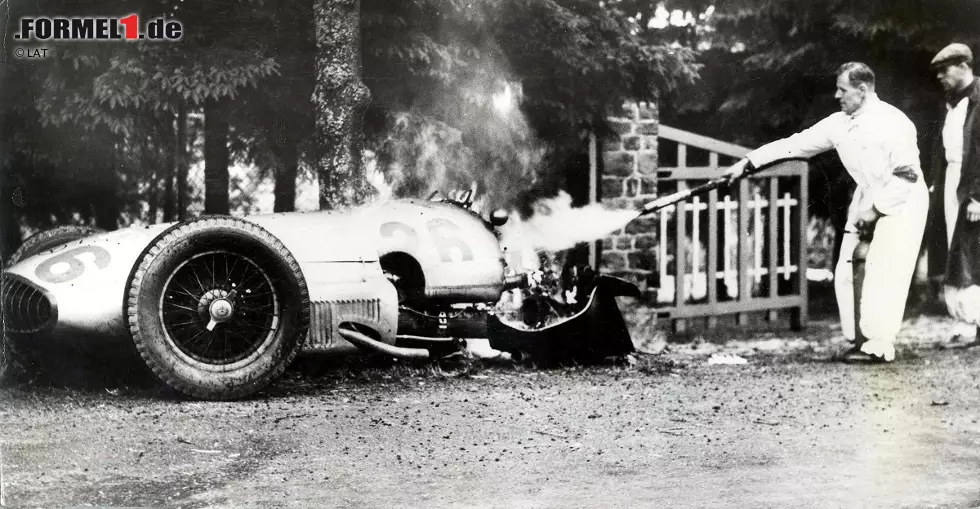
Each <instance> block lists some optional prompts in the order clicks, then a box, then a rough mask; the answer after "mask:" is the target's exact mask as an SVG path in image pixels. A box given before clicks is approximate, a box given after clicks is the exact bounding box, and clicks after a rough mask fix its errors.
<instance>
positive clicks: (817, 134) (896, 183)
mask: <svg viewBox="0 0 980 509" xmlns="http://www.w3.org/2000/svg"><path fill="white" fill-rule="evenodd" d="M832 148H835V149H837V153H838V154H839V155H840V159H841V162H843V163H844V167H845V168H846V169H847V171H848V173H850V174H851V177H852V178H853V179H854V181H855V182H856V183H857V189H856V190H855V191H854V198H853V199H852V200H851V206H850V207H849V209H848V214H847V226H848V228H847V229H848V230H852V229H853V228H852V227H853V225H854V221H855V220H856V219H857V216H858V215H859V214H860V213H861V212H864V211H867V210H870V209H871V207H872V206H874V207H875V208H876V209H878V211H879V212H881V213H882V214H885V215H899V214H902V213H904V212H905V211H906V210H907V209H908V207H909V206H910V205H909V203H910V202H915V205H911V206H913V207H914V208H915V209H916V210H918V209H919V208H921V206H920V205H921V203H919V202H920V201H921V198H920V197H921V196H922V194H923V193H922V192H921V191H922V190H924V189H925V182H924V181H923V178H922V170H921V168H920V167H919V147H918V145H917V144H916V131H915V125H914V124H912V121H910V120H909V119H908V117H906V116H905V114H904V113H902V112H901V111H900V110H899V109H898V108H896V107H894V106H892V105H890V104H888V103H886V102H884V101H882V100H881V99H879V98H878V96H877V95H875V94H874V93H871V94H869V95H868V97H867V99H866V100H865V103H864V105H863V106H861V108H860V109H858V111H856V112H854V113H853V114H851V115H848V114H846V113H844V112H842V111H841V112H837V113H834V114H833V115H830V116H829V117H827V118H825V119H823V120H821V121H820V122H818V123H817V124H816V125H814V126H813V127H810V128H809V129H806V130H805V131H802V132H799V133H797V134H794V135H792V136H790V137H788V138H783V139H781V140H777V141H774V142H772V143H769V144H766V145H763V146H762V147H759V148H758V149H756V150H754V151H752V152H750V153H749V154H748V156H747V157H748V159H749V161H751V162H752V164H753V165H755V166H756V167H759V166H762V165H765V164H769V163H771V162H775V161H778V160H781V159H798V158H803V159H806V158H810V157H812V156H815V155H817V154H819V153H821V152H826V151H827V150H830V149H832ZM901 167H907V170H906V171H908V170H912V171H914V175H915V176H914V180H915V182H909V181H908V180H906V179H903V178H899V177H898V176H896V175H895V174H893V172H894V171H895V170H896V169H898V168H901ZM920 188H921V189H920Z"/></svg>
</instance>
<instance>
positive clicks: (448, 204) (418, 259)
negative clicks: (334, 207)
mask: <svg viewBox="0 0 980 509" xmlns="http://www.w3.org/2000/svg"><path fill="white" fill-rule="evenodd" d="M506 217H507V216H506V215H504V214H494V215H492V217H491V218H490V219H489V221H488V220H485V219H483V218H482V217H480V216H479V215H477V214H475V213H474V212H472V211H471V210H470V209H469V207H468V202H467V201H466V200H464V201H463V202H459V201H449V200H429V201H425V200H394V201H389V202H387V203H384V204H381V205H376V206H368V207H364V208H360V209H355V210H353V211H349V212H306V213H280V214H272V215H262V216H251V217H248V218H246V219H243V218H237V217H230V216H210V217H201V218H198V219H192V220H189V221H184V222H179V223H171V224H160V225H153V226H145V227H131V228H126V229H121V230H118V231H113V232H98V231H94V230H93V229H91V228H85V227H63V228H57V229H54V230H51V231H48V232H43V233H40V234H38V235H36V236H34V237H31V238H29V239H28V240H27V241H25V243H24V245H23V246H22V248H21V249H20V250H19V251H18V252H17V253H15V255H14V256H13V257H12V259H11V260H10V264H9V266H8V267H7V269H6V270H5V271H4V274H3V276H4V277H3V281H2V289H0V305H2V308H3V317H4V329H5V330H4V332H5V338H6V342H7V343H8V345H9V346H10V347H12V348H8V347H7V346H6V345H5V347H4V350H3V351H2V352H0V371H2V370H4V369H6V366H4V365H9V364H10V360H11V357H12V352H15V351H19V350H21V349H24V348H27V349H29V348H31V345H32V343H33V342H38V341H44V340H45V339H44V338H45V337H50V336H52V335H53V336H69V337H71V336H89V335H102V336H112V337H125V336H130V337H131V338H132V341H133V342H134V344H135V346H136V349H137V350H138V352H139V354H140V355H141V356H142V358H143V360H144V361H145V362H146V364H147V365H148V367H149V368H150V369H151V370H152V371H153V373H154V374H155V375H156V376H157V377H158V378H159V379H160V380H161V381H163V382H164V383H166V384H167V385H169V386H171V387H173V388H174V389H176V390H178V391H180V392H182V393H185V394H187V395H191V396H194V397H199V398H205V399H232V398H238V397H243V396H246V395H249V394H252V393H254V392H256V391H258V390H259V389H261V388H262V387H264V386H266V385H267V384H268V383H270V382H272V381H273V380H275V379H276V377H278V376H279V375H280V374H281V373H282V372H283V371H284V370H285V368H286V367H287V366H288V365H289V363H290V362H291V361H292V360H293V359H294V357H295V356H296V355H297V354H298V353H299V352H300V351H301V350H306V351H325V350H331V349H334V348H339V347H343V346H349V345H350V344H353V345H355V346H357V347H360V348H364V349H368V350H373V351H378V352H383V353H386V354H390V355H394V356H399V357H428V356H430V355H432V354H433V353H434V352H445V351H446V350H447V349H449V350H451V349H452V348H454V347H455V345H458V342H454V339H453V338H454V337H456V338H458V337H462V336H465V335H467V334H469V335H472V333H473V331H461V330H454V328H456V329H458V328H459V325H458V324H459V323H462V322H463V321H460V320H451V318H452V319H455V318H457V317H459V316H461V315H462V314H463V312H462V311H458V310H459V309H460V305H461V304H462V305H477V306H479V305H483V308H482V309H488V308H489V307H490V306H492V305H493V304H494V303H496V302H497V301H498V300H499V299H500V296H501V294H502V293H503V292H504V291H505V290H507V289H508V288H512V287H514V286H517V285H518V284H520V282H521V281H522V279H521V277H520V276H519V275H517V274H513V273H511V274H508V272H507V270H506V264H505V262H504V257H503V253H502V251H501V248H500V245H499V243H498V234H497V232H496V231H495V227H497V226H500V225H502V224H503V223H504V222H505V221H506ZM464 308H465V306H464ZM483 318H484V321H485V318H486V314H485V313H484V314H483ZM495 323H496V322H495ZM464 328H465V327H464ZM499 328H500V327H499V325H498V326H497V329H499ZM476 332H477V333H480V332H484V333H485V332H486V328H485V326H484V328H483V330H482V331H480V330H478V331H476ZM0 374H2V373H0Z"/></svg>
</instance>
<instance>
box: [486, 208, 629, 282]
mask: <svg viewBox="0 0 980 509" xmlns="http://www.w3.org/2000/svg"><path fill="white" fill-rule="evenodd" d="M532 209H533V211H532V214H531V215H530V216H529V217H528V218H527V219H522V218H521V217H520V215H519V214H517V212H512V213H511V215H510V219H509V220H508V221H507V223H506V224H504V225H503V226H502V227H500V233H501V240H500V244H501V246H502V247H503V248H504V249H506V252H507V253H508V257H509V259H508V260H507V262H508V265H510V266H511V267H515V268H522V269H525V270H534V269H537V265H538V257H537V253H538V252H541V251H548V252H556V251H563V250H565V249H570V248H573V247H575V246H576V245H577V244H579V243H582V242H591V241H594V240H598V239H601V238H603V237H605V236H607V235H609V234H611V233H612V232H614V231H616V230H619V229H620V228H623V227H625V226H626V225H627V224H629V222H630V221H632V220H633V219H636V218H637V216H638V215H639V212H638V211H635V210H623V209H610V208H607V207H605V206H604V205H602V204H599V203H593V204H591V205H586V206H584V207H577V208H574V207H572V197H571V196H570V195H569V194H568V193H566V192H565V191H561V192H560V193H559V194H558V196H555V197H554V198H546V199H542V200H539V201H537V202H535V203H534V204H533V206H532Z"/></svg>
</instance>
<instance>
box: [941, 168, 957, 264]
mask: <svg viewBox="0 0 980 509" xmlns="http://www.w3.org/2000/svg"><path fill="white" fill-rule="evenodd" d="M959 185H960V163H949V164H948V165H947V166H946V182H944V183H943V216H944V217H945V218H946V247H949V246H950V245H951V244H952V243H953V230H954V229H955V228H956V216H958V215H959V212H960V200H959V199H958V198H957V196H956V188H957V187H958V186H959Z"/></svg>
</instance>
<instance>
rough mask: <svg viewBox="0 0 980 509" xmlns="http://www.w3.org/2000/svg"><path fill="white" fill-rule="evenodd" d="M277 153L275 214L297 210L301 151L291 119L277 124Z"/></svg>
mask: <svg viewBox="0 0 980 509" xmlns="http://www.w3.org/2000/svg"><path fill="white" fill-rule="evenodd" d="M276 130H277V131H278V132H277V133H276V152H277V155H278V156H279V168H278V171H277V172H276V189H275V197H276V202H275V205H273V211H274V212H292V211H294V210H296V174H297V173H298V172H299V149H298V147H297V146H296V145H297V143H296V140H295V139H294V138H293V136H292V135H291V133H292V131H291V130H290V125H289V119H288V118H286V117H280V118H279V121H278V122H276Z"/></svg>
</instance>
